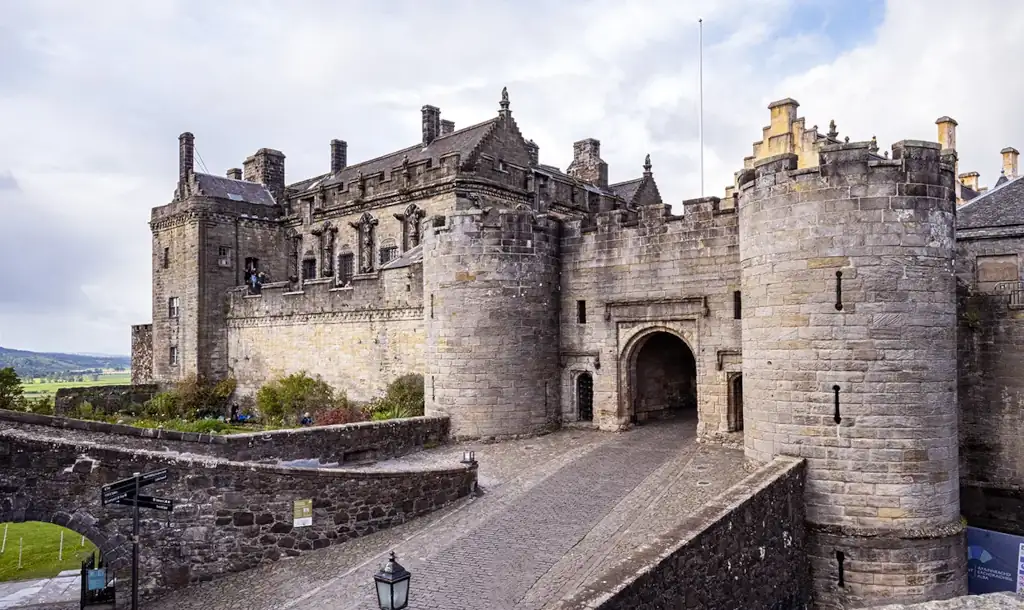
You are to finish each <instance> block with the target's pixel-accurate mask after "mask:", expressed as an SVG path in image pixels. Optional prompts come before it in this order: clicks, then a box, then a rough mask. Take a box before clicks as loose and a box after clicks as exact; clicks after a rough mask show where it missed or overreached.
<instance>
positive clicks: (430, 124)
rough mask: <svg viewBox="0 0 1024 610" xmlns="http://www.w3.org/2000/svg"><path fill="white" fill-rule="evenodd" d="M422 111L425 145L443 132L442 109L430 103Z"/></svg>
mask: <svg viewBox="0 0 1024 610" xmlns="http://www.w3.org/2000/svg"><path fill="white" fill-rule="evenodd" d="M420 112H421V113H422V114H423V145H424V146H427V145H428V144H430V143H431V142H433V141H434V140H436V139H437V136H438V135H439V134H440V133H441V109H440V108H438V107H437V106H429V105H428V106H424V107H423V108H422V109H421V110H420Z"/></svg>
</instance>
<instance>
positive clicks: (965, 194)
mask: <svg viewBox="0 0 1024 610" xmlns="http://www.w3.org/2000/svg"><path fill="white" fill-rule="evenodd" d="M996 186H999V183H998V182H997V183H996ZM977 196H978V191H976V190H974V189H972V188H971V187H969V186H967V185H966V184H961V185H960V198H961V199H963V200H964V201H970V200H971V199H974V198H975V197H977Z"/></svg>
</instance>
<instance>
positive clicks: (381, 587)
mask: <svg viewBox="0 0 1024 610" xmlns="http://www.w3.org/2000/svg"><path fill="white" fill-rule="evenodd" d="M391 587H392V585H391V583H389V582H387V581H384V580H378V581H377V602H378V603H379V604H380V610H395V607H394V606H393V605H392V603H391Z"/></svg>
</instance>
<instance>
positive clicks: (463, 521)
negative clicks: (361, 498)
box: [147, 421, 746, 610]
mask: <svg viewBox="0 0 1024 610" xmlns="http://www.w3.org/2000/svg"><path fill="white" fill-rule="evenodd" d="M694 427H695V425H694V422H693V421H675V422H666V423H661V424H656V425H649V426H644V427H640V428H638V429H636V430H632V431H630V432H626V433H622V434H609V433H600V432H594V431H589V430H564V431H561V432H558V433H555V434H551V435H548V436H544V437H540V438H535V439H528V440H520V441H513V442H508V443H501V444H490V445H468V446H461V445H460V446H456V447H445V448H440V449H437V450H432V451H425V452H422V453H420V454H416V455H414V456H409V457H406V458H403V459H402V460H398V461H393V462H385V463H382V464H379V465H377V466H375V468H380V469H387V468H394V467H398V466H399V465H404V466H409V465H414V464H422V465H424V466H427V465H430V464H433V463H444V462H450V461H452V460H457V459H458V456H460V455H461V451H462V449H463V448H472V449H474V450H476V452H477V459H478V461H479V462H480V485H481V488H482V489H483V490H484V492H485V493H484V495H483V497H481V498H477V499H474V500H468V501H465V502H463V503H461V504H459V505H457V506H454V507H452V508H449V509H446V510H444V511H440V512H438V513H434V514H432V515H429V516H427V517H424V518H421V519H418V520H415V521H413V522H410V523H406V524H404V525H402V526H399V527H396V528H392V529H389V530H385V531H383V532H378V533H377V534H374V535H371V536H367V537H364V538H359V539H356V540H353V541H350V542H348V543H346V544H343V545H340V546H337V547H332V548H330V549H325V550H324V551H322V552H319V553H314V554H310V555H307V556H303V557H300V558H298V559H295V560H292V561H285V562H279V563H275V564H270V565H267V566H263V567H261V568H259V569H256V570H251V571H248V572H244V573H241V574H237V575H232V576H230V577H227V578H225V579H222V580H219V581H216V582H212V583H204V584H202V585H199V586H196V587H191V588H189V589H185V590H182V591H178V592H175V593H173V594H171V595H169V596H167V597H165V598H163V599H161V600H159V601H158V602H156V603H154V604H150V605H148V606H147V609H152V610H236V609H237V610H285V609H296V610H298V609H307V608H316V609H325V610H370V609H372V608H375V603H374V594H373V586H372V581H373V573H374V572H375V571H376V569H377V568H378V565H379V563H380V562H381V561H382V559H383V558H384V557H385V556H386V554H387V552H388V551H390V550H392V549H394V550H395V551H396V552H397V554H398V558H399V561H400V562H401V563H402V564H403V565H405V567H407V568H408V569H409V570H410V571H411V572H412V573H413V577H412V583H411V584H412V589H411V590H412V593H411V597H410V605H409V608H410V610H468V609H470V608H496V609H510V610H511V609H515V610H540V609H542V608H544V607H545V605H546V604H548V603H550V602H552V601H553V600H555V599H559V598H561V597H563V596H565V595H568V594H571V593H572V592H573V591H575V589H576V588H577V587H578V586H579V585H580V584H581V583H582V582H583V581H584V580H585V579H586V578H588V577H590V576H592V575H593V574H594V573H595V572H596V570H597V569H599V567H602V566H606V565H609V562H614V560H615V558H616V557H621V556H622V555H623V554H624V553H626V552H628V551H630V550H632V549H634V548H637V547H641V546H644V545H645V544H647V543H648V542H649V541H650V540H651V539H652V538H653V537H654V536H656V535H657V534H659V533H661V532H663V531H665V530H667V529H669V528H670V527H671V526H672V525H673V524H675V523H677V522H678V521H679V520H681V519H683V518H685V517H686V516H687V515H689V514H691V513H692V512H693V511H694V510H696V509H697V508H699V507H700V506H701V505H702V504H703V503H704V502H706V501H707V500H708V499H710V498H712V497H714V496H715V495H717V494H719V493H721V492H722V491H724V490H725V489H727V488H728V487H729V486H731V485H733V484H734V483H736V482H738V481H739V480H740V479H741V478H743V476H745V474H746V473H745V472H744V470H743V468H742V463H743V456H742V452H740V451H735V450H730V449H723V448H720V447H715V446H708V445H698V444H697V443H696V442H695V440H694V436H695V435H694Z"/></svg>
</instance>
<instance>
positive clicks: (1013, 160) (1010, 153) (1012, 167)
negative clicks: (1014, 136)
mask: <svg viewBox="0 0 1024 610" xmlns="http://www.w3.org/2000/svg"><path fill="white" fill-rule="evenodd" d="M999 153H1000V154H1001V155H1003V175H1004V176H1006V179H1007V180H1013V179H1014V178H1016V177H1017V158H1018V157H1019V156H1020V152H1019V151H1018V150H1017V149H1016V148H1014V147H1012V146H1007V147H1006V148H1004V149H1003V150H1001V151H999Z"/></svg>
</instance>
